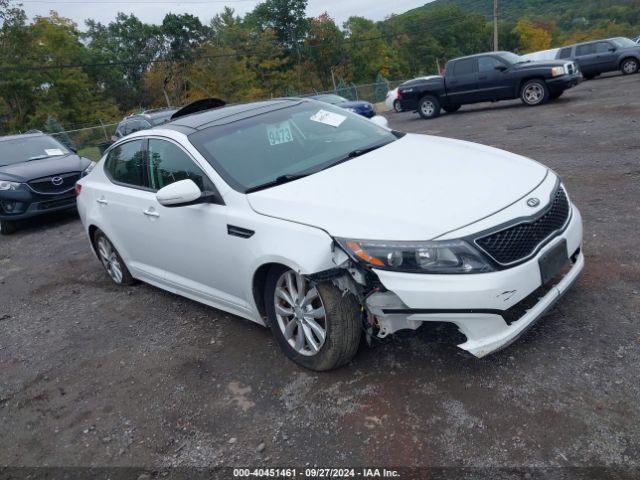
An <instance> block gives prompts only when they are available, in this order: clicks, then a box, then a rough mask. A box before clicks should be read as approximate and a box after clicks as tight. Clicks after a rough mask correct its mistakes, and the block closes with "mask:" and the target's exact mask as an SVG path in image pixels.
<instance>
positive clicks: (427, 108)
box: [420, 100, 436, 117]
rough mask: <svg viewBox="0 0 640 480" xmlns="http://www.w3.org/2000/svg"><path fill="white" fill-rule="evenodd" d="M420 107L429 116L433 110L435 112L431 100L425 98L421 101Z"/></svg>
mask: <svg viewBox="0 0 640 480" xmlns="http://www.w3.org/2000/svg"><path fill="white" fill-rule="evenodd" d="M420 109H421V110H422V113H423V114H424V115H425V116H427V117H430V116H431V115H433V112H435V110H436V107H435V105H434V104H433V102H432V101H431V100H427V101H425V102H422V105H421V106H420Z"/></svg>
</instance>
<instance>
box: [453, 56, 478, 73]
mask: <svg viewBox="0 0 640 480" xmlns="http://www.w3.org/2000/svg"><path fill="white" fill-rule="evenodd" d="M475 69H476V59H475V58H468V59H466V60H457V61H456V62H455V63H454V64H453V74H454V75H469V74H472V73H475Z"/></svg>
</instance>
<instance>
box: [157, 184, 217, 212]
mask: <svg viewBox="0 0 640 480" xmlns="http://www.w3.org/2000/svg"><path fill="white" fill-rule="evenodd" d="M211 199H212V195H211V194H204V193H203V192H202V190H200V188H199V187H198V186H197V185H196V184H195V182H194V181H193V180H180V181H179V182H175V183H172V184H171V185H167V186H166V187H164V188H161V189H160V190H158V191H157V192H156V200H158V203H159V204H160V205H163V206H165V207H183V206H186V205H194V204H197V203H206V202H209V201H211Z"/></svg>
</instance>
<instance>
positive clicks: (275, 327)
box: [264, 267, 362, 371]
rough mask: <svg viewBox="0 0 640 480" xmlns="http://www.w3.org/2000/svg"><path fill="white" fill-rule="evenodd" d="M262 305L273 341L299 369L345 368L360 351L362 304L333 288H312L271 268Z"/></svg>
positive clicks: (317, 285) (297, 276)
mask: <svg viewBox="0 0 640 480" xmlns="http://www.w3.org/2000/svg"><path fill="white" fill-rule="evenodd" d="M264 301H265V305H266V307H267V316H268V319H269V326H270V328H271V331H272V332H273V335H274V337H275V338H276V340H277V342H278V344H279V345H280V348H281V349H282V351H283V352H284V354H285V355H286V356H287V357H288V358H289V359H291V360H293V361H294V362H295V363H297V364H298V365H301V366H303V367H305V368H308V369H310V370H316V371H326V370H332V369H334V368H337V367H340V366H342V365H344V364H346V363H348V362H349V361H350V360H351V359H352V358H353V357H354V356H355V354H356V352H357V351H358V346H359V345H360V337H361V334H362V324H361V310H360V305H359V304H358V302H357V300H356V298H355V297H354V296H352V295H343V293H342V292H341V291H340V290H339V289H338V288H337V287H336V286H334V285H333V284H332V283H330V282H318V283H312V282H309V280H307V279H306V278H305V277H303V276H302V275H300V274H298V273H296V272H294V271H293V270H290V269H287V268H285V267H281V268H272V269H271V270H270V271H269V274H268V275H267V282H266V288H265V292H264Z"/></svg>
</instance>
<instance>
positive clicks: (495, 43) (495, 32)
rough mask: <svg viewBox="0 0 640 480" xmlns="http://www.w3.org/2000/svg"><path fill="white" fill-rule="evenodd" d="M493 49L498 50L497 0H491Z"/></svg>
mask: <svg viewBox="0 0 640 480" xmlns="http://www.w3.org/2000/svg"><path fill="white" fill-rule="evenodd" d="M493 51H494V52H497V51H498V0H493Z"/></svg>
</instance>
